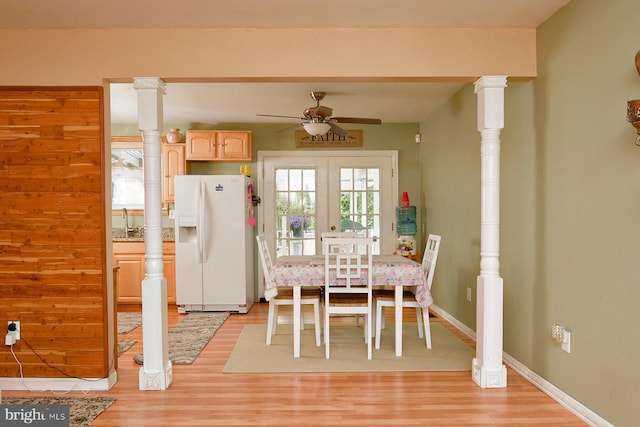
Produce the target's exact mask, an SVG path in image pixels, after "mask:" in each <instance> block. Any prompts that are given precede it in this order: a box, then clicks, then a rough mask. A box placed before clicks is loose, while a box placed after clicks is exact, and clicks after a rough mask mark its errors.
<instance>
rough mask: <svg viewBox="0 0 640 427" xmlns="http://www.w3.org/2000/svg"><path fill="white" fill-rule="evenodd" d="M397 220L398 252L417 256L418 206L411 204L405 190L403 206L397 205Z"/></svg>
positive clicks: (410, 256) (403, 254) (412, 256)
mask: <svg viewBox="0 0 640 427" xmlns="http://www.w3.org/2000/svg"><path fill="white" fill-rule="evenodd" d="M396 220H397V224H398V225H397V228H396V231H397V232H398V241H397V243H396V252H397V253H398V255H402V256H406V257H409V258H412V259H413V258H415V256H416V253H417V252H416V238H415V234H416V233H417V232H418V227H417V225H416V207H415V206H409V195H408V194H407V192H406V191H405V192H404V193H402V206H398V207H396Z"/></svg>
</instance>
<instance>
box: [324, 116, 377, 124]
mask: <svg viewBox="0 0 640 427" xmlns="http://www.w3.org/2000/svg"><path fill="white" fill-rule="evenodd" d="M331 120H332V121H335V122H336V123H359V124H363V125H381V124H382V120H380V119H365V118H361V117H332V118H331Z"/></svg>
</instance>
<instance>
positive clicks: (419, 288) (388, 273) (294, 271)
mask: <svg viewBox="0 0 640 427" xmlns="http://www.w3.org/2000/svg"><path fill="white" fill-rule="evenodd" d="M366 274H367V273H366V271H365V273H364V275H363V276H364V277H363V279H364V280H366V279H367V276H366ZM329 280H332V279H331V278H330V279H329ZM333 282H335V280H333ZM333 282H332V283H333ZM373 285H374V286H412V287H415V295H416V300H417V301H418V303H419V304H420V306H421V307H428V306H429V305H431V303H433V298H432V297H431V292H429V289H428V288H427V286H426V280H425V277H424V272H423V270H422V265H421V264H420V263H417V262H415V261H412V260H410V259H407V258H404V257H402V256H399V255H374V257H373ZM278 286H324V256H318V255H316V256H284V257H280V258H278V259H277V260H276V262H275V263H274V265H273V269H272V270H271V278H270V280H268V281H267V283H266V288H265V292H264V296H265V298H266V299H267V301H268V300H270V299H271V298H273V297H274V296H276V295H277V294H278Z"/></svg>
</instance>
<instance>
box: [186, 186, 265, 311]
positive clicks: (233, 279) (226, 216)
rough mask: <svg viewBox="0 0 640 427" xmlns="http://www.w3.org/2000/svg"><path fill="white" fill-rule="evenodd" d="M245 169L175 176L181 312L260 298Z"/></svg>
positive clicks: (245, 304)
mask: <svg viewBox="0 0 640 427" xmlns="http://www.w3.org/2000/svg"><path fill="white" fill-rule="evenodd" d="M250 184H251V180H250V179H249V178H248V177H246V176H244V175H178V176H176V177H175V191H176V193H175V194H176V196H175V210H174V217H175V241H176V304H177V306H178V311H179V312H180V313H186V312H190V311H236V312H239V313H246V312H247V311H248V310H249V309H250V308H251V306H252V305H253V302H254V286H253V243H254V238H253V227H252V226H251V225H249V223H248V215H249V211H250V207H251V200H250V199H249V197H250V195H249V191H248V189H249V185H250Z"/></svg>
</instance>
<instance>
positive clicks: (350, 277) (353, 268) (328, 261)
mask: <svg viewBox="0 0 640 427" xmlns="http://www.w3.org/2000/svg"><path fill="white" fill-rule="evenodd" d="M322 247H323V251H322V252H323V253H324V256H325V263H324V265H325V288H331V289H334V288H343V289H344V291H345V292H346V291H347V290H350V291H351V292H353V291H354V289H353V288H355V287H359V288H361V289H364V290H365V292H366V289H367V288H370V287H371V283H372V274H371V270H372V268H373V239H372V238H365V237H326V238H325V239H323V241H322ZM363 271H366V272H367V275H366V281H365V280H364V275H363ZM334 279H335V281H334ZM355 291H356V292H360V290H358V289H355ZM338 292H341V291H340V290H338Z"/></svg>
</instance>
